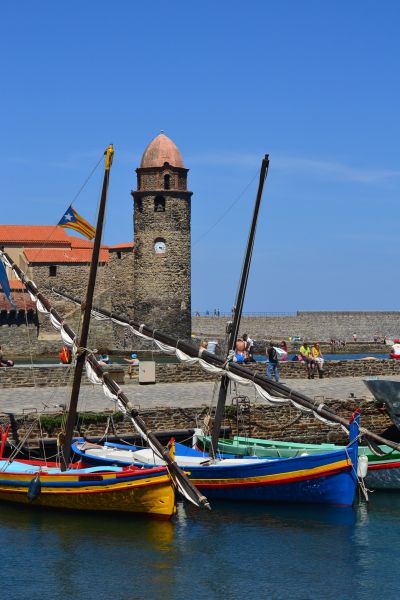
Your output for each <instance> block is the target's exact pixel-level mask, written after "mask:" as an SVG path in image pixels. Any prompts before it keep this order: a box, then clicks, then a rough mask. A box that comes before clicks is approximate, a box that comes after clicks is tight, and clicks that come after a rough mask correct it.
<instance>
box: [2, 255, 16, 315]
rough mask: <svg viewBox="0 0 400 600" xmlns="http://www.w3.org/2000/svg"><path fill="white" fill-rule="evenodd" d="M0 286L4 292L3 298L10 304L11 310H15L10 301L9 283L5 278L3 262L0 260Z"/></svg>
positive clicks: (5, 272)
mask: <svg viewBox="0 0 400 600" xmlns="http://www.w3.org/2000/svg"><path fill="white" fill-rule="evenodd" d="M0 286H1V288H2V290H3V292H4V295H5V297H6V298H7V300H8V301H9V303H10V304H11V306H12V307H13V308H16V306H15V304H14V302H13V301H12V298H11V289H10V282H9V281H8V277H7V271H6V268H5V266H4V265H3V261H2V260H0Z"/></svg>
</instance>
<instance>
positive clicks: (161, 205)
mask: <svg viewBox="0 0 400 600" xmlns="http://www.w3.org/2000/svg"><path fill="white" fill-rule="evenodd" d="M154 212H165V198H164V197H163V196H156V197H155V198H154Z"/></svg>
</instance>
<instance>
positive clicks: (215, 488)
mask: <svg viewBox="0 0 400 600" xmlns="http://www.w3.org/2000/svg"><path fill="white" fill-rule="evenodd" d="M354 461H355V462H354ZM356 461H357V457H356V456H354V455H353V456H352V455H351V449H349V450H348V455H347V454H346V452H343V454H342V455H341V456H339V455H338V453H337V452H334V453H329V455H326V456H324V457H323V458H321V455H314V456H307V457H301V458H300V459H296V458H293V459H283V460H271V461H259V464H255V465H254V467H253V466H250V467H249V466H247V465H246V467H243V468H242V469H240V468H237V469H236V467H235V468H234V469H232V468H231V467H227V468H226V469H225V472H224V470H223V468H221V470H220V471H219V468H218V467H216V468H214V469H212V467H205V468H203V467H200V468H196V469H190V470H188V471H187V472H188V474H189V477H190V478H191V480H192V482H193V483H194V484H195V485H196V486H197V487H198V488H199V489H200V490H201V491H202V492H203V493H204V494H205V495H206V496H207V497H208V498H210V499H211V500H213V499H214V500H233V501H243V502H295V503H312V504H332V505H351V504H353V501H354V497H355V490H356V485H357V477H356V471H355V469H354V468H353V465H355V464H356ZM235 469H236V471H235ZM216 471H217V472H216ZM218 471H219V472H218Z"/></svg>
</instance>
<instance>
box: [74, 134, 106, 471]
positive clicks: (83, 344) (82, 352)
mask: <svg viewBox="0 0 400 600" xmlns="http://www.w3.org/2000/svg"><path fill="white" fill-rule="evenodd" d="M104 154H105V170H104V179H103V188H102V191H101V199H100V207H99V214H98V217H97V225H96V235H95V238H94V243H93V253H92V263H91V265H90V272H89V282H88V286H87V292H86V299H85V301H84V302H83V304H82V310H83V311H84V314H83V321H82V329H81V336H80V339H79V350H78V353H77V359H76V365H75V373H74V381H73V383H72V391H71V400H70V406H69V413H68V420H67V426H66V431H65V441H64V445H63V464H62V470H63V471H65V469H67V467H68V464H69V461H70V456H71V444H72V436H73V431H74V426H75V420H76V412H77V406H78V398H79V390H80V387H81V380H82V372H83V367H84V364H85V357H86V348H87V341H88V337H89V326H90V316H91V311H92V306H93V295H94V288H95V285H96V277H97V265H98V262H99V256H100V245H101V237H102V234H103V225H104V214H105V208H106V202H107V190H108V183H109V180H110V169H111V165H112V161H113V157H114V148H113V145H112V144H110V145H109V146H108V148H107V150H106V151H105V152H104Z"/></svg>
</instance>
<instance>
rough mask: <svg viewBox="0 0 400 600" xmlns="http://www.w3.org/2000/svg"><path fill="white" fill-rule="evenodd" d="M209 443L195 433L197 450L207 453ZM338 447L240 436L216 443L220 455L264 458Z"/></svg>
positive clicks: (209, 440)
mask: <svg viewBox="0 0 400 600" xmlns="http://www.w3.org/2000/svg"><path fill="white" fill-rule="evenodd" d="M210 443H211V438H210V437H209V436H207V435H201V434H197V433H196V446H197V447H198V448H199V450H202V451H205V452H208V451H209V449H210ZM339 447H340V446H336V445H335V444H302V443H299V442H280V441H277V440H263V439H259V438H248V437H240V436H235V437H233V438H231V439H228V438H223V439H222V438H221V439H220V440H219V441H218V451H219V452H221V454H234V455H235V456H265V457H267V458H293V457H295V456H301V455H304V454H321V452H330V451H332V450H337V449H338V448H339Z"/></svg>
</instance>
